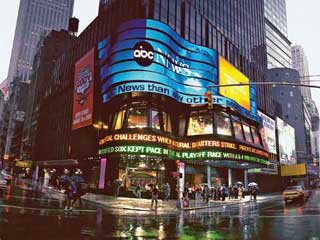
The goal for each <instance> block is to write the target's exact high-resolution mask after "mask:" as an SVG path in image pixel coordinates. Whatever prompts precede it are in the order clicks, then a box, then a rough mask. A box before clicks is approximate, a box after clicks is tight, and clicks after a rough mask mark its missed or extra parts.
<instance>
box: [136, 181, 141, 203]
mask: <svg viewBox="0 0 320 240" xmlns="http://www.w3.org/2000/svg"><path fill="white" fill-rule="evenodd" d="M134 195H135V196H136V198H139V199H140V198H141V186H140V183H139V184H138V185H137V186H136V189H135V190H134Z"/></svg>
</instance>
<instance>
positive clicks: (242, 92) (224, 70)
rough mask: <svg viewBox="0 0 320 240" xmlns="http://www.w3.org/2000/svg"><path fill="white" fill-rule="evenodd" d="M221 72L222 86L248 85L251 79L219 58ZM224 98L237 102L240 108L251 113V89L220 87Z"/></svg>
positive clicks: (246, 87)
mask: <svg viewBox="0 0 320 240" xmlns="http://www.w3.org/2000/svg"><path fill="white" fill-rule="evenodd" d="M219 64H220V67H219V70H220V85H224V84H239V83H244V84H248V83H249V79H248V78H247V77H246V76H245V75H244V74H243V73H241V72H240V71H239V70H238V69H236V68H235V67H234V66H233V65H232V64H231V63H229V62H228V61H227V60H225V59H224V58H223V57H221V56H219ZM219 92H220V94H221V95H222V96H225V97H227V98H230V99H232V100H234V101H235V102H237V103H238V104H239V105H240V106H242V107H244V108H245V109H247V110H249V111H250V87H249V85H246V86H241V87H240V86H235V87H232V86H231V87H220V90H219Z"/></svg>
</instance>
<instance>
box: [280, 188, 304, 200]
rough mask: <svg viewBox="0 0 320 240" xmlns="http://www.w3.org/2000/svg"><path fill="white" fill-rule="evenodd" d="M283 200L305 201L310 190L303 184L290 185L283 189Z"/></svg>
mask: <svg viewBox="0 0 320 240" xmlns="http://www.w3.org/2000/svg"><path fill="white" fill-rule="evenodd" d="M282 195H283V200H284V201H285V202H286V203H288V202H292V201H295V200H297V201H301V202H303V201H304V200H305V199H306V198H307V197H308V196H309V194H308V191H306V190H305V189H304V188H303V187H302V186H299V185H297V186H289V187H287V188H286V189H285V190H284V191H283V194H282Z"/></svg>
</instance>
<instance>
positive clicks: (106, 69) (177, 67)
mask: <svg viewBox="0 0 320 240" xmlns="http://www.w3.org/2000/svg"><path fill="white" fill-rule="evenodd" d="M111 38H112V39H113V41H111ZM98 51H99V65H100V78H101V81H102V89H101V92H102V96H103V102H104V103H106V102H108V101H110V100H111V99H112V98H113V97H115V96H117V95H120V94H124V93H129V92H151V93H157V94H162V95H166V96H168V97H171V98H173V99H175V100H176V101H178V102H181V103H185V104H192V105H196V104H206V101H207V99H206V97H205V93H206V92H207V91H208V87H209V86H213V85H217V84H218V83H219V82H218V68H219V57H218V54H217V52H216V51H214V50H213V49H210V48H206V47H203V46H199V45H196V44H193V43H191V42H189V41H186V40H185V39H184V38H182V37H181V36H180V35H179V34H178V33H177V32H175V31H174V30H173V29H172V28H170V27H169V26H168V25H166V24H164V23H162V22H159V21H156V20H151V19H135V20H130V21H127V22H124V23H122V24H121V25H120V26H119V27H118V29H117V31H115V33H114V34H113V35H112V37H111V36H110V35H109V36H107V37H105V38H104V39H103V40H101V41H100V42H99V43H98ZM225 65H226V64H224V65H223V66H225ZM233 72H235V71H233ZM239 75H241V74H238V75H237V74H236V75H235V77H237V76H239ZM241 76H242V75H241ZM243 78H245V77H243ZM247 81H249V80H248V79H247ZM245 88H248V89H249V87H245ZM211 91H212V99H213V104H219V105H224V106H228V107H232V108H233V109H235V110H237V111H239V112H240V113H241V114H242V115H245V116H246V117H248V118H251V119H252V120H254V121H260V120H261V119H260V117H259V116H258V115H257V108H256V91H255V88H254V87H252V88H251V87H250V91H249V90H248V91H247V92H246V93H245V94H247V96H248V97H244V96H243V95H242V96H239V97H238V98H237V99H236V100H237V101H238V99H239V101H238V102H237V101H236V100H234V98H230V96H229V95H228V97H226V96H222V95H221V94H219V91H218V89H217V88H211ZM247 98H248V99H247ZM244 99H245V100H244Z"/></svg>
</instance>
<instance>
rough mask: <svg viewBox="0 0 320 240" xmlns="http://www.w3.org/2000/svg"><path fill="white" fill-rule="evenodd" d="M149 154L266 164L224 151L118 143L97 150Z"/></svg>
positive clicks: (110, 152)
mask: <svg viewBox="0 0 320 240" xmlns="http://www.w3.org/2000/svg"><path fill="white" fill-rule="evenodd" d="M113 153H117V154H149V155H155V156H163V157H168V158H169V159H183V160H199V159H202V160H203V159H212V160H238V161H247V162H253V163H259V164H267V163H268V161H267V160H265V159H262V158H259V157H255V156H250V155H247V154H239V153H231V152H226V151H211V150H203V151H176V150H172V149H167V148H162V147H154V146H147V145H118V146H110V147H105V148H103V149H100V150H99V155H104V154H113Z"/></svg>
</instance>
